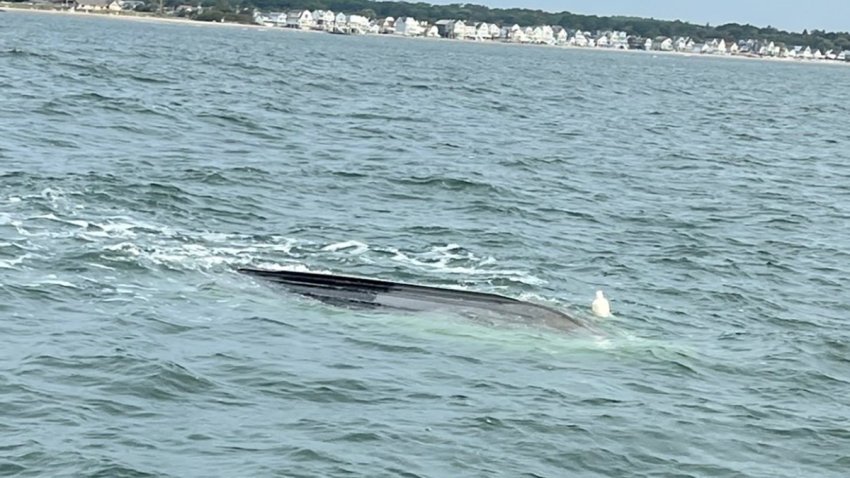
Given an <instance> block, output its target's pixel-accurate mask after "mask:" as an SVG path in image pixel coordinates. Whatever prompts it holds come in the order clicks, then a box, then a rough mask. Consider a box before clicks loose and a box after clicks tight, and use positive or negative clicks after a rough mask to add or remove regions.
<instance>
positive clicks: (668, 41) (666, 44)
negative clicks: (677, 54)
mask: <svg viewBox="0 0 850 478" xmlns="http://www.w3.org/2000/svg"><path fill="white" fill-rule="evenodd" d="M658 49H659V50H661V51H673V39H672V38H664V39H663V40H661V42H660V43H659V44H658Z"/></svg>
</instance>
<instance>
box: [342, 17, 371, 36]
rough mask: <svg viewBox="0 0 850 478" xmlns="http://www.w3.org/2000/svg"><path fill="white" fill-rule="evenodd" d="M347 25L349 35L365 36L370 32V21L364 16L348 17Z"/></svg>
mask: <svg viewBox="0 0 850 478" xmlns="http://www.w3.org/2000/svg"><path fill="white" fill-rule="evenodd" d="M345 25H346V26H347V27H348V31H349V33H354V34H364V33H366V32H368V31H369V19H368V18H366V17H364V16H363V15H348V16H346V17H345Z"/></svg>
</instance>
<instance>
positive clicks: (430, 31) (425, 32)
mask: <svg viewBox="0 0 850 478" xmlns="http://www.w3.org/2000/svg"><path fill="white" fill-rule="evenodd" d="M422 36H424V37H426V38H438V37H439V36H440V29H439V28H437V25H427V26H425V27H424V28H423V29H422Z"/></svg>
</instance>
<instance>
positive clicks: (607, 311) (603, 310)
mask: <svg viewBox="0 0 850 478" xmlns="http://www.w3.org/2000/svg"><path fill="white" fill-rule="evenodd" d="M590 308H591V310H593V313H594V314H595V315H596V316H597V317H608V316H609V315H611V305H610V304H608V299H606V298H605V296H604V295H603V294H602V291H601V290H597V291H596V298H595V299H593V304H592V305H591V306H590Z"/></svg>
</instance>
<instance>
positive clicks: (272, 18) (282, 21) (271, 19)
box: [263, 12, 286, 27]
mask: <svg viewBox="0 0 850 478" xmlns="http://www.w3.org/2000/svg"><path fill="white" fill-rule="evenodd" d="M265 20H266V21H265V22H263V24H264V25H270V26H273V27H285V26H286V13H280V12H278V13H269V16H268V17H266V19H265Z"/></svg>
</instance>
